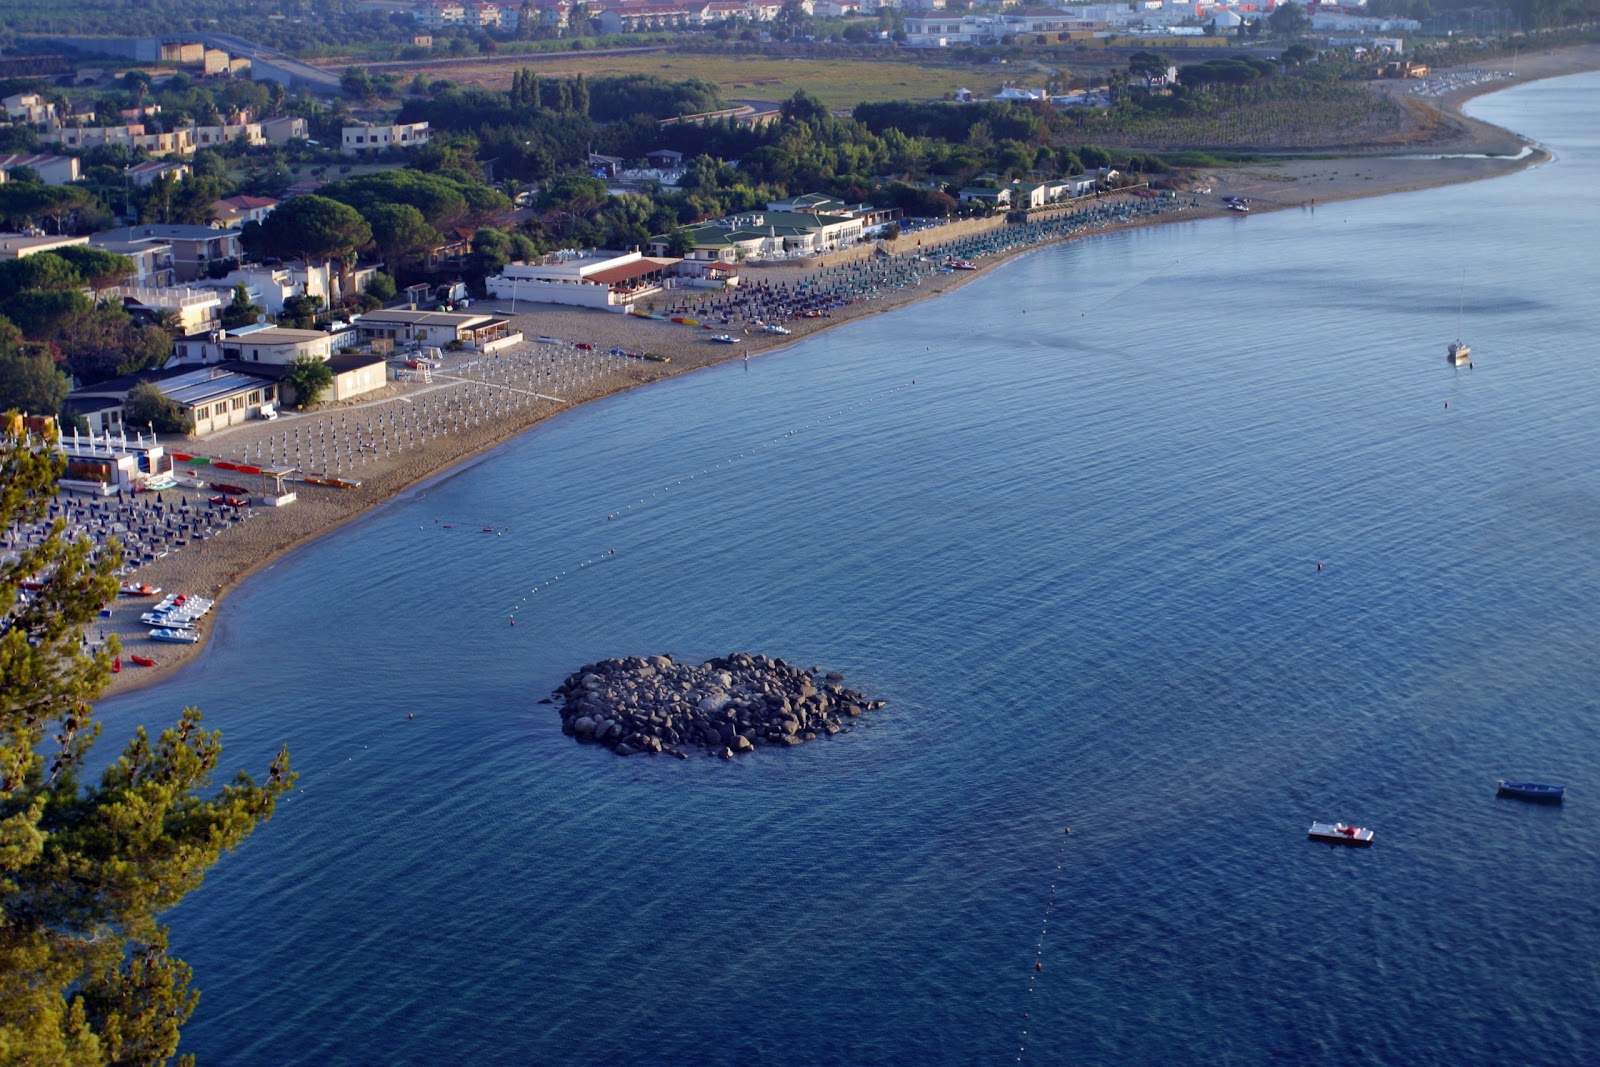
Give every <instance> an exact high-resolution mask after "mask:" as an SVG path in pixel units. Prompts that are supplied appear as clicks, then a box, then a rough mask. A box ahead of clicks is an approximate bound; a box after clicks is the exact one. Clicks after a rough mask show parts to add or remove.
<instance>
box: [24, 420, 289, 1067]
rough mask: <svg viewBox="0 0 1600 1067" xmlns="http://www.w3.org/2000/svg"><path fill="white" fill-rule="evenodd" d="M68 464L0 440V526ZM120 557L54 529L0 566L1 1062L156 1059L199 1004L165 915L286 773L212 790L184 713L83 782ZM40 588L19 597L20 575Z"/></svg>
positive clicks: (249, 827) (36, 500)
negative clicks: (97, 629) (0, 613)
mask: <svg viewBox="0 0 1600 1067" xmlns="http://www.w3.org/2000/svg"><path fill="white" fill-rule="evenodd" d="M64 463H65V460H64V458H63V457H62V456H61V455H60V454H59V453H58V452H56V450H55V449H54V448H52V447H49V446H48V445H47V446H46V447H44V448H39V447H36V446H34V445H32V444H30V443H29V442H28V441H26V440H25V439H21V438H15V437H6V438H4V439H0V527H3V528H7V529H10V528H12V527H13V526H14V525H15V524H18V523H23V522H31V521H37V520H39V519H42V518H43V517H44V516H45V514H46V507H47V505H48V504H49V502H50V501H51V500H52V499H54V482H55V479H56V478H57V477H58V476H59V475H60V474H61V473H62V471H63V469H64ZM121 555H122V554H121V548H120V546H119V545H117V543H116V542H114V541H113V542H111V543H110V544H109V545H107V546H106V547H105V548H104V549H102V550H101V551H99V552H98V553H97V552H96V550H95V546H94V545H92V544H91V543H90V542H89V541H88V540H87V539H80V540H75V541H69V540H67V537H66V525H65V523H64V522H62V521H61V520H57V521H56V523H55V524H54V525H53V526H52V527H51V529H50V533H49V535H48V536H47V537H46V538H45V540H44V541H43V542H42V543H40V544H38V545H32V546H29V547H27V548H25V549H24V550H23V551H22V552H21V553H20V554H19V555H18V556H17V557H16V558H14V559H10V560H8V561H7V562H5V563H0V600H3V602H4V603H6V604H9V605H15V606H14V607H12V609H11V610H10V611H9V612H8V613H7V614H6V615H5V617H4V618H3V619H0V916H3V917H4V919H3V921H0V1058H3V1059H4V1060H5V1061H6V1062H8V1063H18V1064H24V1063H30V1064H33V1063H36V1064H62V1065H70V1067H78V1065H85V1067H87V1065H102V1064H161V1063H165V1062H167V1060H168V1059H169V1058H170V1057H171V1056H173V1055H174V1053H175V1052H176V1051H177V1046H178V1038H179V1031H180V1028H181V1027H182V1026H183V1024H184V1023H185V1022H186V1021H187V1020H188V1018H189V1016H190V1015H191V1014H192V1013H193V1011H194V1008H195V1004H196V1001H197V999H198V994H197V993H196V992H195V991H194V990H192V989H191V988H189V980H190V977H191V972H190V968H189V967H188V965H187V964H185V963H184V962H183V961H182V960H179V959H175V958H173V957H171V956H169V955H167V930H166V927H165V926H164V925H163V924H162V922H161V916H162V915H163V913H165V912H166V911H168V910H169V909H171V908H172V907H174V906H176V905H177V904H178V903H179V902H180V901H182V900H183V899H184V898H185V897H186V896H188V895H189V893H191V892H193V891H194V890H195V889H197V888H199V886H200V884H201V882H202V880H203V879H204V877H205V873H206V872H207V871H208V870H209V869H210V868H211V867H212V865H213V864H215V863H216V861H217V859H218V858H219V857H220V856H221V855H222V853H223V852H226V851H232V850H233V849H234V848H236V847H238V846H239V845H240V844H241V843H242V842H243V841H244V840H245V839H246V838H247V837H249V836H250V834H251V832H253V831H254V829H255V828H256V826H257V825H258V824H260V823H261V822H262V821H264V820H266V819H268V818H270V817H271V816H272V813H273V809H274V807H275V805H276V803H277V800H278V798H279V797H280V796H281V795H282V794H283V793H284V792H285V791H286V790H288V789H289V788H290V787H291V785H292V783H293V781H294V775H293V774H292V773H291V772H290V770H289V757H288V752H287V751H282V752H280V753H279V755H278V756H277V758H276V759H274V760H273V762H272V764H271V766H270V768H269V769H268V776H267V781H266V783H265V784H264V785H259V786H258V785H257V784H256V783H255V782H254V781H253V780H252V779H251V778H250V777H249V776H248V775H245V774H239V775H238V776H236V777H235V778H234V779H233V780H232V781H231V782H230V783H229V784H227V785H225V786H223V787H222V788H221V789H220V790H217V789H214V788H213V786H212V775H213V774H214V773H215V771H216V770H217V767H218V765H219V762H220V759H221V754H222V746H221V735H220V734H218V733H216V732H215V731H208V730H205V729H203V728H202V726H201V716H200V712H199V711H197V710H195V709H194V708H188V709H186V710H185V711H184V712H183V713H182V715H181V716H180V718H179V720H178V724H177V725H176V726H175V727H174V728H173V729H169V730H166V731H164V732H163V733H162V734H161V736H160V737H159V738H158V739H156V740H153V741H152V739H151V738H150V737H149V736H148V735H147V734H146V732H145V731H144V729H143V728H140V729H139V730H138V731H137V732H136V733H135V734H134V737H133V739H132V740H131V741H130V742H129V743H128V745H127V747H126V748H125V749H124V750H123V754H122V756H121V758H120V759H118V760H117V761H116V762H115V763H114V764H112V765H111V766H110V767H109V768H108V769H107V770H106V771H105V772H104V773H103V774H102V775H101V776H100V779H99V783H98V784H89V785H84V784H83V783H81V782H80V778H79V776H80V773H81V771H82V768H83V766H84V762H85V760H86V758H87V756H88V754H89V751H90V748H91V746H92V745H93V743H94V741H95V740H96V738H97V737H98V736H99V732H100V725H99V723H97V722H95V721H94V713H93V707H92V702H93V701H94V700H95V699H96V698H97V697H98V696H99V695H100V694H101V693H102V692H103V691H104V690H105V687H106V684H107V682H108V681H109V680H110V678H111V664H112V659H113V657H114V656H116V654H117V646H116V643H115V641H113V642H110V643H108V644H107V645H106V646H104V647H103V648H101V649H99V650H98V651H93V652H90V651H86V650H85V648H84V645H83V641H82V638H83V633H84V631H85V629H86V628H87V626H88V624H89V623H90V622H91V621H92V620H93V619H94V618H95V617H96V614H97V613H98V611H99V607H100V605H101V604H102V603H105V602H106V601H109V600H111V599H112V598H113V597H115V596H116V593H117V578H116V570H117V568H118V567H119V566H120V565H121ZM41 575H42V576H45V577H44V578H43V582H44V585H43V588H41V589H40V590H39V591H38V593H37V594H36V595H35V596H34V597H33V599H31V600H30V601H28V602H27V603H24V604H19V603H18V602H17V600H16V593H17V590H18V588H19V586H20V584H21V583H22V581H23V580H25V579H30V578H35V577H38V576H41Z"/></svg>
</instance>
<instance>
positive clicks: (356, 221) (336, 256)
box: [258, 195, 372, 268]
mask: <svg viewBox="0 0 1600 1067" xmlns="http://www.w3.org/2000/svg"><path fill="white" fill-rule="evenodd" d="M258 241H259V243H260V246H261V249H262V251H264V252H266V253H267V254H268V255H272V256H277V257H278V258H279V259H299V260H304V261H305V264H306V266H307V268H309V267H311V266H312V264H323V263H328V262H331V261H333V260H339V261H341V262H343V261H344V260H348V259H351V258H352V257H354V256H355V253H356V249H358V248H363V247H365V246H366V245H368V244H370V243H371V241H372V227H371V226H369V225H367V220H366V219H364V218H362V217H361V215H360V213H359V212H357V211H356V209H355V208H353V207H351V206H350V205H349V204H341V203H340V202H339V201H337V200H330V199H328V198H327V197H325V196H315V195H312V196H297V197H295V198H294V199H292V200H288V201H285V202H284V203H282V204H279V205H278V206H277V207H276V208H274V209H273V211H272V214H270V215H268V216H267V217H266V219H265V220H263V221H262V223H261V231H260V233H259V235H258Z"/></svg>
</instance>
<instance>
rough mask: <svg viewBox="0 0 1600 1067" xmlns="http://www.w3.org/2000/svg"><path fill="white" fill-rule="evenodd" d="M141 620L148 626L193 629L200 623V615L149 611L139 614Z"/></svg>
mask: <svg viewBox="0 0 1600 1067" xmlns="http://www.w3.org/2000/svg"><path fill="white" fill-rule="evenodd" d="M139 621H140V622H142V623H144V624H145V625H146V626H166V627H168V628H170V629H173V630H192V629H194V628H195V626H196V625H198V624H199V622H200V617H199V616H198V615H183V614H173V613H170V612H154V611H147V612H145V613H144V614H143V615H140V616H139Z"/></svg>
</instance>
